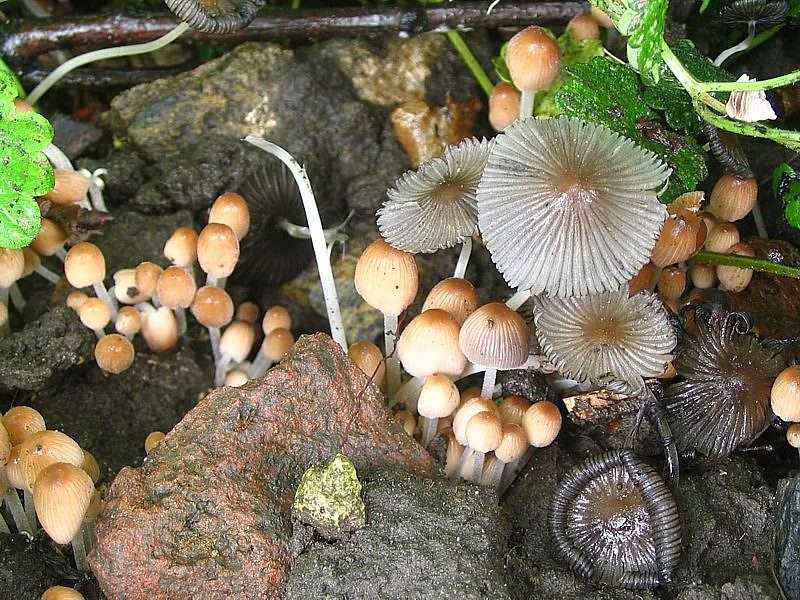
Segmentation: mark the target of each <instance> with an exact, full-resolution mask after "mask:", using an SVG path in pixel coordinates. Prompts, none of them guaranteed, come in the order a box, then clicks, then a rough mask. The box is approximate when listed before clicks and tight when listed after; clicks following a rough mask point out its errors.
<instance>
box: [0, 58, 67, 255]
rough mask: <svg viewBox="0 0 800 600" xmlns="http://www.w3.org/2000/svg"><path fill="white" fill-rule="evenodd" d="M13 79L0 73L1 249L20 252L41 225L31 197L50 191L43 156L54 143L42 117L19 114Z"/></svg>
mask: <svg viewBox="0 0 800 600" xmlns="http://www.w3.org/2000/svg"><path fill="white" fill-rule="evenodd" d="M17 92H18V88H17V83H16V80H15V79H14V77H13V76H12V75H11V74H9V73H8V72H5V71H2V70H0V246H3V247H6V248H19V247H21V246H26V245H28V244H29V243H30V242H32V241H33V239H34V238H35V237H36V234H37V233H38V232H39V226H40V224H41V214H40V211H39V205H38V204H37V203H36V200H34V196H41V195H42V194H46V193H47V192H49V191H50V190H51V189H53V183H54V178H53V167H52V166H51V165H50V161H48V160H47V157H46V156H45V155H44V154H43V153H42V149H44V148H46V147H47V145H48V144H50V142H51V141H52V139H53V127H52V126H51V125H50V122H49V121H48V120H47V119H45V118H44V117H43V116H41V115H39V114H37V113H34V112H26V113H18V112H16V110H15V109H14V103H13V100H14V98H15V97H16V96H17Z"/></svg>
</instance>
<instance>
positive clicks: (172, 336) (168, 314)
mask: <svg viewBox="0 0 800 600" xmlns="http://www.w3.org/2000/svg"><path fill="white" fill-rule="evenodd" d="M143 308H144V312H142V314H141V319H142V326H141V333H142V337H143V338H144V341H145V342H146V343H147V347H148V348H150V349H151V350H152V351H153V352H157V353H159V354H166V353H168V352H172V351H173V350H174V349H175V347H176V346H177V345H178V337H179V335H178V321H176V320H175V313H173V312H172V311H171V310H170V309H169V308H167V307H166V306H159V307H158V308H153V307H152V306H151V305H149V304H144V305H143ZM231 310H232V309H231ZM198 321H199V319H198Z"/></svg>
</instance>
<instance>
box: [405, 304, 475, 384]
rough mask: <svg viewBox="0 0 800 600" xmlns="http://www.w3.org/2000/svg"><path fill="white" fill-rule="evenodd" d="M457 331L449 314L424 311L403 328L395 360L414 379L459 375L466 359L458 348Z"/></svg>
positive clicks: (437, 311)
mask: <svg viewBox="0 0 800 600" xmlns="http://www.w3.org/2000/svg"><path fill="white" fill-rule="evenodd" d="M458 332H459V326H458V321H456V320H455V319H454V318H453V317H452V316H451V315H450V314H449V313H447V312H445V311H443V310H441V309H439V308H431V309H429V310H426V311H424V312H422V313H420V314H419V315H417V316H416V317H414V318H413V319H411V321H410V322H409V323H408V325H406V327H405V329H403V332H402V333H401V334H400V339H399V340H398V341H397V357H398V358H399V360H400V363H401V364H402V365H403V368H404V369H405V370H406V372H407V373H409V374H410V375H413V376H414V377H426V376H428V375H431V374H433V373H442V374H445V375H452V376H454V377H455V376H457V375H460V374H461V372H462V371H463V370H464V368H465V367H466V366H467V359H466V357H465V356H464V353H463V352H462V351H461V350H460V348H459V346H458Z"/></svg>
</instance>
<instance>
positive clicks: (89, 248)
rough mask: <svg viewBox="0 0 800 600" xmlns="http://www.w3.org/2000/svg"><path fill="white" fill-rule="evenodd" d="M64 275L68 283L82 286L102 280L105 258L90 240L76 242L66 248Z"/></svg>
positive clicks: (77, 286)
mask: <svg viewBox="0 0 800 600" xmlns="http://www.w3.org/2000/svg"><path fill="white" fill-rule="evenodd" d="M64 275H65V276H66V278H67V281H69V283H70V285H72V286H73V287H76V288H83V287H87V286H90V285H94V284H95V283H99V282H101V281H103V279H104V278H105V276H106V259H105V257H104V256H103V253H102V252H101V251H100V248H98V247H97V246H95V245H94V244H92V243H91V242H78V243H77V244H75V245H74V246H73V247H72V248H70V249H69V250H67V256H66V257H65V258H64Z"/></svg>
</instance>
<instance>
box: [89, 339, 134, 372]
mask: <svg viewBox="0 0 800 600" xmlns="http://www.w3.org/2000/svg"><path fill="white" fill-rule="evenodd" d="M135 356H136V352H135V351H134V349H133V344H132V343H131V341H130V340H129V339H128V338H126V337H125V336H124V335H120V334H119V333H110V334H108V335H107V336H105V337H103V338H101V339H100V340H98V342H97V344H96V345H95V347H94V360H95V362H97V366H98V367H100V368H101V369H103V371H105V372H107V373H113V374H115V375H116V374H119V373H122V372H123V371H125V370H126V369H127V368H128V367H130V366H131V365H132V364H133V359H134V358H135Z"/></svg>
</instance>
